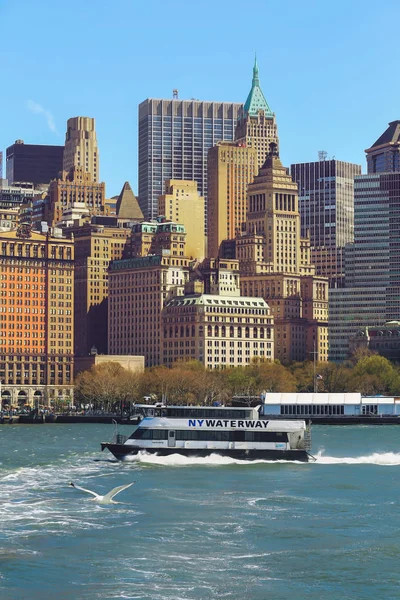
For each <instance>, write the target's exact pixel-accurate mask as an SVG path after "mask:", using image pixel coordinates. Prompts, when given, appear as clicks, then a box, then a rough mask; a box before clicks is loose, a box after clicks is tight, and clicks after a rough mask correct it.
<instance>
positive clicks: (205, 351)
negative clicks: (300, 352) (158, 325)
mask: <svg viewBox="0 0 400 600" xmlns="http://www.w3.org/2000/svg"><path fill="white" fill-rule="evenodd" d="M222 264H223V263H222ZM211 270H213V269H211ZM206 271H207V268H206ZM217 272H218V273H217V275H216V279H215V280H214V282H213V284H212V285H211V287H212V289H215V291H219V293H216V294H205V293H204V283H203V282H200V281H196V282H193V283H192V285H191V286H190V287H191V290H190V291H189V292H188V293H186V294H185V295H183V296H174V297H173V298H171V299H169V300H167V301H166V303H165V306H164V309H163V311H162V362H163V364H164V365H166V366H168V367H170V366H172V365H173V364H174V363H175V362H177V361H179V360H199V361H200V362H202V363H203V364H204V366H205V367H207V368H210V369H217V368H226V367H237V366H245V365H248V364H250V362H251V361H252V360H253V359H258V360H268V361H271V360H273V359H274V339H273V337H274V333H273V332H274V330H273V317H272V315H271V312H270V309H269V306H268V304H267V303H266V302H265V300H264V299H263V298H250V297H246V298H245V297H242V296H240V290H239V282H238V281H237V280H236V285H235V283H234V282H235V275H234V274H233V273H232V272H231V271H230V270H229V269H228V270H225V268H224V267H223V268H222V269H221V270H220V269H219V268H217ZM214 274H215V273H214ZM221 289H224V290H225V289H226V290H227V291H224V292H221Z"/></svg>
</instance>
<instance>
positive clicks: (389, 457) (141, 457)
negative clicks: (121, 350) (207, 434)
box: [125, 450, 400, 467]
mask: <svg viewBox="0 0 400 600" xmlns="http://www.w3.org/2000/svg"><path fill="white" fill-rule="evenodd" d="M314 458H315V459H316V460H315V462H311V463H305V462H301V461H295V460H290V461H289V460H262V459H260V460H238V459H237V458H231V457H229V456H220V455H219V454H210V456H183V455H181V454H170V455H169V456H158V455H157V454H149V453H147V452H139V454H137V455H135V456H128V457H126V458H125V461H127V462H136V463H141V464H149V465H160V466H168V467H189V466H192V465H193V466H194V465H204V466H216V467H217V466H227V465H254V464H277V463H281V464H296V465H307V464H308V465H309V464H315V465H340V464H343V465H380V466H389V467H390V466H397V465H400V453H396V452H383V453H378V452H373V453H372V454H368V455H365V456H355V457H351V456H344V457H337V456H325V455H324V450H321V451H319V452H318V453H317V454H314Z"/></svg>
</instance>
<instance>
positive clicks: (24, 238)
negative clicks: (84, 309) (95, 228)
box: [0, 226, 74, 406]
mask: <svg viewBox="0 0 400 600" xmlns="http://www.w3.org/2000/svg"><path fill="white" fill-rule="evenodd" d="M0 264H1V266H0V282H1V295H0V381H1V383H2V386H1V396H2V398H1V399H2V405H3V406H4V405H6V404H7V405H8V406H11V405H12V406H18V405H21V406H22V405H24V404H29V405H31V406H34V405H35V403H40V404H43V403H45V404H48V403H49V402H50V401H51V400H52V399H56V398H63V399H64V400H66V399H67V398H69V399H72V393H73V392H72V390H73V386H72V384H73V366H74V365H73V363H74V354H73V344H74V332H73V321H74V306H73V294H74V246H73V242H72V241H71V240H67V239H64V238H56V237H52V236H51V235H42V234H38V233H32V232H31V231H30V229H29V228H28V227H26V226H20V227H19V228H18V229H17V230H15V231H10V232H7V233H0Z"/></svg>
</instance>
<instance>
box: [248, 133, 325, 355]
mask: <svg viewBox="0 0 400 600" xmlns="http://www.w3.org/2000/svg"><path fill="white" fill-rule="evenodd" d="M236 250H237V258H238V259H239V262H240V272H241V291H242V295H243V296H252V297H254V296H261V297H263V298H264V299H265V300H266V301H267V302H268V304H269V306H270V307H271V311H272V315H273V316H274V321H275V357H276V358H278V359H279V360H281V361H282V362H284V363H287V362H290V361H292V360H298V361H303V360H312V359H313V357H314V356H315V358H316V359H317V360H319V361H324V360H327V357H328V328H327V325H328V323H327V321H328V280H327V279H326V278H324V277H318V276H316V275H315V274H314V272H315V268H314V266H313V265H312V264H311V262H310V242H309V240H308V239H304V238H302V237H301V230H300V213H299V207H298V190H297V184H296V183H294V182H293V180H292V178H291V177H290V175H289V173H288V169H286V168H285V167H283V165H282V163H281V161H280V159H279V154H278V150H277V146H276V144H274V143H272V144H271V147H270V152H269V154H268V156H267V159H266V161H265V164H264V165H263V167H262V168H261V169H260V171H259V174H258V175H257V176H256V177H255V179H254V182H253V183H251V184H250V185H249V187H248V211H247V220H246V230H245V232H244V233H243V234H242V236H241V237H239V238H237V240H236Z"/></svg>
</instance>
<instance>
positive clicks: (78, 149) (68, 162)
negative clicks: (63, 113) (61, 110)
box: [62, 117, 100, 182]
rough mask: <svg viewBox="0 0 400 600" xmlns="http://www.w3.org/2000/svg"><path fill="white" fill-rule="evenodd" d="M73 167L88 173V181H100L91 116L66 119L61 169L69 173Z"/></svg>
mask: <svg viewBox="0 0 400 600" xmlns="http://www.w3.org/2000/svg"><path fill="white" fill-rule="evenodd" d="M74 167H79V168H82V169H83V172H84V173H88V174H89V175H90V177H89V179H88V180H89V181H92V182H93V181H95V182H98V181H100V165H99V149H98V146H97V136H96V124H95V120H94V119H92V118H91V117H73V118H72V119H68V121H67V133H66V134H65V149H64V160H63V167H62V170H63V171H66V172H67V173H69V171H70V170H71V169H73V168H74Z"/></svg>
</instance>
